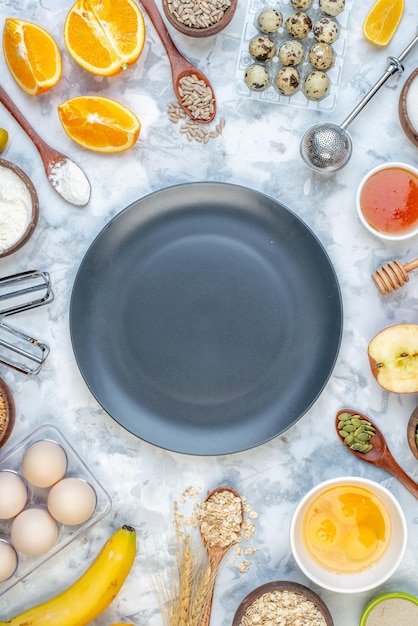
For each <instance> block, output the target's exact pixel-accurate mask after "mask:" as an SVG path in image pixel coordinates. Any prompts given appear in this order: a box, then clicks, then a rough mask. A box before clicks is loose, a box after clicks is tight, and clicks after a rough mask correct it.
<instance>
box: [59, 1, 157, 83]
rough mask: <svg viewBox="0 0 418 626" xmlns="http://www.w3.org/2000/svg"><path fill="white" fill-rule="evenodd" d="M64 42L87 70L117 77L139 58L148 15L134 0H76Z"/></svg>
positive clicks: (67, 21) (67, 18)
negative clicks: (145, 18)
mask: <svg viewBox="0 0 418 626" xmlns="http://www.w3.org/2000/svg"><path fill="white" fill-rule="evenodd" d="M64 42H65V45H66V47H67V50H68V52H69V54H70V55H71V57H72V58H73V59H74V61H76V62H77V63H78V64H79V65H81V67H83V68H84V69H85V70H87V71H89V72H92V73H93V74H98V75H100V76H114V75H115V74H119V72H121V71H122V70H125V69H126V68H128V67H129V66H130V65H133V64H134V63H136V61H137V60H138V58H139V56H140V54H141V52H142V50H143V47H144V43H145V22H144V18H143V15H142V13H141V11H140V9H139V7H138V5H137V4H136V3H135V2H134V1H133V0H76V2H75V3H74V4H73V6H72V7H71V9H70V10H69V12H68V14H67V17H66V19H65V24H64Z"/></svg>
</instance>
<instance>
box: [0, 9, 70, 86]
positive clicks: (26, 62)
mask: <svg viewBox="0 0 418 626" xmlns="http://www.w3.org/2000/svg"><path fill="white" fill-rule="evenodd" d="M3 51H4V58H5V60H6V63H7V65H8V68H9V70H10V72H11V73H12V76H13V78H14V79H15V81H16V82H17V84H18V85H19V87H21V88H22V89H23V91H25V92H26V93H27V94H29V95H30V96H37V95H39V94H41V93H44V92H45V91H48V89H51V87H54V85H56V84H57V82H58V81H59V79H60V77H61V70H62V63H61V52H60V50H59V48H58V45H57V43H56V41H55V39H54V38H53V37H52V35H50V33H48V31H46V30H45V29H44V28H42V27H41V26H38V25H37V24H33V23H32V22H27V21H24V20H17V19H12V18H6V21H5V24H4V29H3Z"/></svg>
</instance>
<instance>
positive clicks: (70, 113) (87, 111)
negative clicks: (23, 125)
mask: <svg viewBox="0 0 418 626" xmlns="http://www.w3.org/2000/svg"><path fill="white" fill-rule="evenodd" d="M58 115H59V118H60V120H61V124H62V125H63V128H64V130H65V132H66V133H67V135H68V136H69V137H71V139H73V140H74V141H75V142H76V143H78V144H80V146H83V147H84V148H87V149H88V150H93V151H95V152H122V151H124V150H128V149H129V148H132V146H133V145H134V143H135V142H136V140H137V139H138V137H139V132H140V130H141V123H140V121H139V119H138V118H137V117H136V115H135V114H134V113H132V111H130V110H129V109H128V108H127V107H125V106H124V105H123V104H121V103H120V102H117V101H116V100H113V99H111V98H105V97H103V96H78V97H76V98H72V99H71V100H67V101H66V102H63V103H62V104H60V105H58Z"/></svg>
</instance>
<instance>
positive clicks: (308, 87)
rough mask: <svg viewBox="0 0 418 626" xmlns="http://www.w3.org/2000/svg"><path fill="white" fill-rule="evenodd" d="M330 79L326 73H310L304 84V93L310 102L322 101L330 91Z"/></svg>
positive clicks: (317, 71) (318, 71) (316, 71)
mask: <svg viewBox="0 0 418 626" xmlns="http://www.w3.org/2000/svg"><path fill="white" fill-rule="evenodd" d="M329 85H330V83H329V78H328V76H327V75H326V74H325V72H321V71H320V70H315V71H313V72H310V73H309V74H308V75H307V77H306V78H305V81H304V83H303V93H304V94H305V96H306V97H307V98H309V100H320V99H321V98H323V97H324V96H325V95H326V94H327V93H328V90H329Z"/></svg>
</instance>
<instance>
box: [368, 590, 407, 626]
mask: <svg viewBox="0 0 418 626" xmlns="http://www.w3.org/2000/svg"><path fill="white" fill-rule="evenodd" d="M392 598H397V599H400V600H409V601H410V602H412V603H413V604H416V605H417V606H418V598H417V597H416V596H412V595H411V594H409V593H404V592H403V591H391V592H389V593H383V594H382V595H380V596H377V597H376V598H374V599H373V600H371V601H370V602H369V604H367V606H366V608H365V609H364V611H363V614H362V616H361V618H360V623H359V626H367V618H368V617H369V615H370V613H371V612H372V610H373V609H374V608H375V607H376V606H377V605H378V604H380V602H383V601H384V600H390V599H392ZM399 623H401V622H399Z"/></svg>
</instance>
